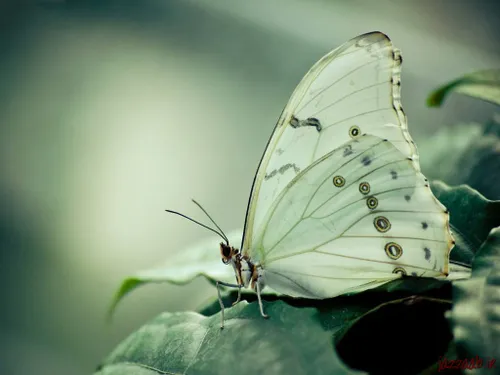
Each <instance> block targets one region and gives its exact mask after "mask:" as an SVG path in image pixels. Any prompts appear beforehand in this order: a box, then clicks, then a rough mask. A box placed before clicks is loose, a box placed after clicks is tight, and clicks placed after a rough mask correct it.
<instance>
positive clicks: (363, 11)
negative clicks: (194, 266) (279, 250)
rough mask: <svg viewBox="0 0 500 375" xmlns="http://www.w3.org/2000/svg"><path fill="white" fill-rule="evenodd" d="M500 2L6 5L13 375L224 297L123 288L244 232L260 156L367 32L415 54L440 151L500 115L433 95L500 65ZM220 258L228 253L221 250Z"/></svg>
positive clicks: (417, 133)
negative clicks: (306, 80) (463, 125)
mask: <svg viewBox="0 0 500 375" xmlns="http://www.w3.org/2000/svg"><path fill="white" fill-rule="evenodd" d="M497 4H498V2H497V1H495V0H491V1H472V0H470V1H462V0H447V1H444V0H441V1H436V0H422V1H418V2H416V1H409V0H407V1H388V0H379V1H376V2H375V1H370V0H364V1H349V2H347V1H325V0H314V1H311V0H302V1H299V0H274V1H265V0H253V1H234V0H233V1H231V0H224V1H223V0H189V1H187V0H184V1H181V0H177V1H174V0H172V1H168V0H162V1H161V0H143V1H128V0H121V1H66V2H65V1H45V2H34V1H26V0H24V1H10V2H8V1H3V2H2V3H1V5H0V32H1V34H0V194H1V196H0V204H1V209H0V374H2V375H4V374H8V375H18V374H19V375H25V374H28V373H36V374H38V375H45V374H52V375H53V374H74V375H80V374H81V375H83V374H90V373H92V372H93V370H94V369H95V366H96V365H97V363H98V362H99V360H100V359H101V358H102V357H103V356H105V355H106V354H107V353H108V352H109V351H110V350H111V349H112V348H113V347H114V346H115V345H116V344H117V343H118V342H119V341H120V340H122V339H123V338H124V337H126V335H128V334H129V333H131V332H132V331H134V330H135V329H137V328H138V327H139V326H140V325H141V324H143V323H144V322H145V321H147V320H148V319H150V318H152V317H153V316H155V315H156V314H158V313H160V312H161V311H165V310H169V311H180V310H188V309H195V308H196V307H197V306H199V304H200V303H202V302H203V301H205V300H206V299H208V298H212V297H214V296H215V293H216V292H215V289H214V288H213V287H211V286H210V285H208V283H206V282H204V281H203V280H197V281H196V282H194V283H193V284H192V285H188V286H185V287H176V286H170V285H157V286H148V287H145V288H143V289H140V290H139V291H138V292H136V293H133V294H132V295H131V296H129V297H127V298H126V299H125V300H124V302H123V303H122V304H121V305H120V306H119V308H118V310H117V314H116V315H115V319H114V322H113V324H112V325H107V324H106V322H105V313H106V310H107V308H108V306H109V303H110V301H111V298H112V296H113V294H114V292H115V291H116V288H117V287H118V285H119V283H120V281H121V280H122V279H123V278H124V277H125V276H127V275H129V274H131V273H133V272H135V271H137V270H139V269H143V268H148V267H151V266H154V265H157V264H158V263H159V262H162V261H165V260H168V258H169V256H171V255H172V254H175V253H176V252H178V251H182V249H183V248H185V247H186V246H189V245H190V244H192V243H193V242H195V241H197V240H199V239H202V238H204V237H206V236H208V235H210V234H209V233H208V232H205V231H203V230H201V229H200V228H197V227H195V226H194V225H192V224H189V223H188V222H186V221H182V220H180V219H179V218H177V217H174V216H171V215H170V216H169V215H168V214H167V213H165V212H164V209H166V208H171V209H175V210H179V211H181V212H183V213H186V214H189V215H194V216H195V217H201V215H200V212H198V210H197V209H196V207H195V206H194V205H193V204H192V203H191V202H190V199H191V198H192V197H194V198H196V199H197V200H198V201H200V202H201V203H202V204H203V205H204V206H205V207H206V209H207V210H208V211H209V212H210V213H211V214H212V215H213V216H214V218H215V219H216V220H217V221H218V222H219V225H221V227H222V228H224V229H225V231H226V232H229V231H231V230H232V229H237V228H240V227H242V226H243V221H244V214H245V209H246V205H247V199H248V194H249V192H250V186H251V182H252V179H253V175H254V173H255V169H256V167H257V164H258V161H259V159H260V156H261V154H262V152H263V151H264V147H265V144H266V142H267V139H268V137H269V136H270V133H271V131H272V129H273V127H274V124H275V121H276V120H277V118H278V116H279V114H280V112H281V110H282V108H283V106H284V105H285V103H286V101H287V100H288V97H289V96H290V94H291V92H292V91H293V89H294V87H295V85H296V84H297V83H298V82H299V80H300V79H301V78H302V76H303V74H304V73H305V72H306V71H307V70H308V69H309V67H310V66H311V65H312V64H313V63H314V62H315V61H316V60H317V59H319V58H320V57H321V56H322V55H323V54H325V53H326V52H328V51H329V50H330V49H331V48H333V47H336V46H338V45H340V44H341V43H343V42H345V41H346V40H348V39H350V38H352V37H354V36H356V35H358V34H361V33H365V32H369V31H373V30H380V31H383V32H385V33H387V34H388V35H389V36H390V37H391V38H392V40H393V41H394V43H395V45H396V46H397V47H399V48H400V49H401V50H402V53H403V58H404V64H403V77H402V82H403V84H402V87H403V88H402V91H403V105H404V108H405V111H406V113H407V115H408V117H409V124H410V131H411V133H412V135H413V137H414V139H415V141H416V142H417V144H418V143H419V142H425V139H426V138H428V137H430V136H431V135H432V134H433V133H434V132H435V131H436V130H437V129H438V128H439V127H444V126H451V125H453V124H455V123H458V122H468V121H472V120H473V121H479V122H485V121H487V120H488V119H489V118H490V117H491V114H492V111H493V109H494V107H493V106H491V105H488V104H485V103H483V102H481V101H479V100H473V99H470V98H466V97H460V96H459V95H453V96H452V97H451V98H450V99H449V100H447V102H446V103H445V106H444V108H442V109H428V108H425V99H426V96H427V95H428V93H429V92H430V91H431V90H432V89H434V88H436V87H437V86H439V85H440V84H443V83H446V82H447V81H449V80H451V79H454V78H456V77H458V76H461V75H462V74H464V73H469V72H472V71H475V70H479V69H485V68H494V67H498V66H500V44H499V43H498V40H499V36H500V33H499V31H500V12H499V10H500V6H499V5H497ZM213 251H218V248H217V243H214V248H213Z"/></svg>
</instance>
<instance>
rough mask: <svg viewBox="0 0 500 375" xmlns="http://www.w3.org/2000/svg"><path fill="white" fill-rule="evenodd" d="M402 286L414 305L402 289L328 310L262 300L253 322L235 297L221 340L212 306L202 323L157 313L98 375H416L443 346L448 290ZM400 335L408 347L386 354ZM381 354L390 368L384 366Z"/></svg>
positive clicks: (317, 303) (337, 301)
mask: <svg viewBox="0 0 500 375" xmlns="http://www.w3.org/2000/svg"><path fill="white" fill-rule="evenodd" d="M409 279H410V280H413V282H415V283H416V286H415V288H419V289H420V290H421V291H423V293H422V296H420V297H418V299H415V297H411V296H412V295H413V291H409V290H406V291H405V290H402V289H398V290H395V291H394V292H393V293H387V292H384V291H380V290H376V289H375V290H369V291H366V292H363V293H360V294H357V295H355V296H350V297H348V296H341V297H337V298H332V299H327V300H308V299H300V298H291V297H284V296H276V295H267V296H264V309H265V311H266V313H267V314H268V315H269V316H270V318H269V319H267V320H266V319H263V318H262V317H261V316H260V312H259V308H258V304H257V302H256V296H255V294H252V293H244V294H243V301H242V302H240V304H237V305H235V306H233V307H228V308H226V316H225V317H226V320H225V328H224V329H223V330H222V331H221V330H220V307H219V302H218V301H217V300H216V299H214V300H213V301H212V302H211V303H210V304H208V305H207V306H206V307H204V308H203V309H202V310H201V313H202V315H200V314H197V313H193V312H187V313H175V314H174V313H164V314H162V315H160V316H159V317H158V318H156V319H154V320H153V321H152V322H150V323H148V324H146V325H145V326H144V327H142V328H141V329H139V330H138V331H137V332H135V333H134V334H132V335H131V336H130V337H129V338H127V339H126V340H125V341H124V342H122V343H121V344H120V345H119V346H118V347H117V348H116V349H115V351H114V352H113V353H111V355H110V356H108V358H107V359H105V360H104V361H103V363H102V365H101V367H100V372H98V373H97V374H98V375H103V374H113V375H114V374H115V373H119V371H122V372H121V374H123V375H128V374H135V373H136V372H135V371H136V369H138V368H140V369H141V371H150V370H151V369H154V371H156V372H157V373H158V374H163V373H168V374H182V373H187V374H225V373H228V374H229V373H230V374H233V373H238V374H242V375H244V374H255V373H264V374H288V373H293V374H302V373H304V374H306V373H307V374H308V373H313V374H322V373H325V374H351V373H355V374H357V373H359V372H356V371H354V370H348V369H347V368H346V366H345V365H344V364H343V360H347V361H348V362H349V365H350V366H351V367H353V368H357V369H361V370H364V371H369V372H370V373H377V371H378V373H383V374H386V375H389V374H400V373H401V372H400V370H401V368H405V373H406V374H412V373H416V372H417V371H418V370H420V369H423V368H426V367H428V366H429V365H431V364H432V363H433V362H435V361H436V359H437V357H438V356H439V355H440V354H443V353H444V351H445V349H446V347H447V345H448V341H449V338H450V337H451V334H450V332H449V328H448V326H447V325H446V324H441V320H442V319H443V313H444V311H445V310H446V309H447V308H449V301H450V300H451V285H450V283H449V282H438V283H436V282H435V280H432V279H424V278H409ZM426 284H427V285H426ZM235 298H236V293H235V292H233V293H230V294H226V295H224V296H223V302H224V304H225V306H231V302H232V301H234V300H235ZM247 301H250V303H248V302H247ZM399 316H404V317H405V318H404V319H399V318H398V317H399ZM396 319H397V320H398V323H397V324H394V323H395V320H396ZM419 321H420V322H419ZM367 326H372V327H378V329H380V331H381V334H380V335H379V334H378V333H377V335H376V336H373V335H372V332H370V330H366V327H367ZM384 327H385V328H384ZM436 327H437V328H436ZM402 331H404V332H407V333H408V335H409V338H411V339H404V340H399V341H398V345H396V346H394V345H393V344H394V341H395V339H397V337H398V336H399V335H400V332H402ZM363 332H364V336H363ZM384 332H385V333H387V334H386V335H385V336H384V334H383V333H384ZM360 335H361V336H363V337H361V338H360ZM432 335H438V337H437V338H435V339H433V341H432V343H430V344H429V345H428V347H427V350H426V352H425V353H422V351H421V350H416V349H421V348H420V347H419V344H418V342H419V339H420V338H423V337H429V336H432ZM353 342H356V344H355V345H354V344H353ZM334 344H336V345H337V350H339V353H341V354H342V359H343V360H342V361H341V360H340V359H339V357H338V355H337V354H336V350H335V348H334ZM388 350H389V351H390V353H391V361H387V360H386V356H387V351H388ZM233 352H234V354H233ZM370 352H371V353H377V355H381V356H380V357H378V358H375V357H374V356H373V355H370ZM408 363H410V364H408ZM113 371H116V372H113ZM374 371H375V372H374ZM144 373H145V374H148V373H147V372H144Z"/></svg>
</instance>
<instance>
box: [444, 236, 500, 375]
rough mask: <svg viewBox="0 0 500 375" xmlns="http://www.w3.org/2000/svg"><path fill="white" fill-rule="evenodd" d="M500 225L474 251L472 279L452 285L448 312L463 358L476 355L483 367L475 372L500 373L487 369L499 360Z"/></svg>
mask: <svg viewBox="0 0 500 375" xmlns="http://www.w3.org/2000/svg"><path fill="white" fill-rule="evenodd" d="M499 296H500V228H495V229H493V230H492V231H491V233H490V235H489V236H488V239H487V241H486V242H485V243H484V244H483V246H482V247H481V248H480V249H479V251H478V252H477V255H476V257H475V259H474V262H473V265H472V278H471V279H469V280H461V281H457V282H455V283H454V284H453V302H454V305H453V309H452V310H451V312H450V313H448V314H447V317H448V318H449V320H450V322H451V325H452V327H453V335H454V337H455V342H456V344H457V347H458V349H459V352H460V353H461V355H462V358H474V357H476V356H478V358H480V359H481V360H482V361H483V367H482V368H481V369H478V370H477V372H475V373H477V374H492V373H499V371H500V363H496V367H495V369H492V368H488V367H489V364H491V363H492V362H490V361H491V360H495V359H496V360H500V326H499V324H498V322H499V321H500V298H499Z"/></svg>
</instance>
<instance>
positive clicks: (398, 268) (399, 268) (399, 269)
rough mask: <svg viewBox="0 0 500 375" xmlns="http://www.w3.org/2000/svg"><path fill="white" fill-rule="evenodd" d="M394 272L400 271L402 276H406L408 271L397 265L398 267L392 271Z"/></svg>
mask: <svg viewBox="0 0 500 375" xmlns="http://www.w3.org/2000/svg"><path fill="white" fill-rule="evenodd" d="M392 273H399V274H400V275H402V276H406V271H405V269H404V268H403V267H396V268H394V270H393V271H392Z"/></svg>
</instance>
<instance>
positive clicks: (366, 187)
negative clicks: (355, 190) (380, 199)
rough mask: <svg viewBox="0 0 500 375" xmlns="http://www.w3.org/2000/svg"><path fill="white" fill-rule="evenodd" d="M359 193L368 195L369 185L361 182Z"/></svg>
mask: <svg viewBox="0 0 500 375" xmlns="http://www.w3.org/2000/svg"><path fill="white" fill-rule="evenodd" d="M359 191H360V193H361V194H368V193H369V192H370V184H369V183H368V182H362V183H360V184H359Z"/></svg>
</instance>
